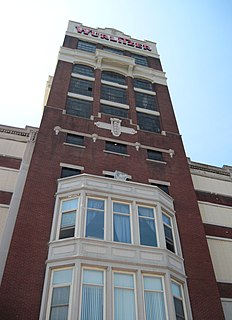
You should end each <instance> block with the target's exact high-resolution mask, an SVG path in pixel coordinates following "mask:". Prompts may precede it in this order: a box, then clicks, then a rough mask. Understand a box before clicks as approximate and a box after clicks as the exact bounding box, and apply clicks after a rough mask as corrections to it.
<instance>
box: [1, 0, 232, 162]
mask: <svg viewBox="0 0 232 320" xmlns="http://www.w3.org/2000/svg"><path fill="white" fill-rule="evenodd" d="M68 20H73V21H76V22H81V23H82V24H83V25H86V26H89V27H93V28H97V27H101V28H105V27H109V28H114V29H118V30H120V31H122V32H124V33H125V34H127V35H130V36H131V37H134V38H136V39H140V40H150V41H153V42H156V43H157V48H158V52H159V54H160V58H161V62H162V66H163V69H164V71H165V72H166V76H167V78H168V88H169V91H170V95H171V99H172V103H173V107H174V111H175V114H176V118H177V122H178V126H179V130H180V133H181V135H182V139H183V142H184V146H185V151H186V155H187V156H188V157H190V158H191V160H192V161H196V162H201V163H206V164H209V165H215V166H220V167H221V166H223V165H230V166H232V129H231V128H232V0H142V1H141V0H140V1H139V0H117V1H107V0H98V1H96V0H95V1H94V0H89V1H88V0H85V1H80V0H75V1H74V0H40V1H35V0H34V1H33V0H30V1H29V0H21V1H16V0H12V1H7V2H4V5H3V4H2V8H0V39H1V49H0V80H1V91H0V92H1V93H0V97H1V104H0V108H1V113H0V124H3V125H9V126H14V127H22V128H24V127H25V126H26V125H29V126H35V127H38V126H39V125H40V121H41V117H42V112H43V98H44V90H45V86H46V81H47V79H48V75H53V74H54V71H55V67H56V63H57V57H58V52H59V49H60V46H61V45H62V43H63V39H64V35H65V31H66V30H67V25H68Z"/></svg>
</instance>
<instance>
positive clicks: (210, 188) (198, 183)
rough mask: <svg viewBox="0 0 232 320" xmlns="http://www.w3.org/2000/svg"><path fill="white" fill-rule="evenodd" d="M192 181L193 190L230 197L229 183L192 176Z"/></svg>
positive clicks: (230, 185) (231, 193)
mask: <svg viewBox="0 0 232 320" xmlns="http://www.w3.org/2000/svg"><path fill="white" fill-rule="evenodd" d="M192 180H193V185H194V189H195V190H201V191H206V192H212V193H218V194H223V195H227V196H230V197H231V195H232V183H231V181H224V180H218V179H213V178H207V177H202V176H198V175H193V174H192Z"/></svg>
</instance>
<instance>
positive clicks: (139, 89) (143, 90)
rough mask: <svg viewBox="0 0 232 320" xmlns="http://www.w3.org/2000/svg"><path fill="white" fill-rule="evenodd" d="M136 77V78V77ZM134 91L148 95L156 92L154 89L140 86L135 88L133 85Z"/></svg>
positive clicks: (153, 94) (154, 94)
mask: <svg viewBox="0 0 232 320" xmlns="http://www.w3.org/2000/svg"><path fill="white" fill-rule="evenodd" d="M136 79H138V78H136ZM134 91H136V92H141V93H145V94H148V95H150V96H156V92H155V91H151V90H146V89H142V88H137V87H135V86H134Z"/></svg>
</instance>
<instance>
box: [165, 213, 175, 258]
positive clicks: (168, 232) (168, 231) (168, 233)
mask: <svg viewBox="0 0 232 320" xmlns="http://www.w3.org/2000/svg"><path fill="white" fill-rule="evenodd" d="M162 219H163V226H164V235H165V241H166V248H167V249H168V250H170V251H172V252H174V253H175V245H174V238H173V231H172V221H171V218H170V217H169V216H168V215H167V214H164V213H162Z"/></svg>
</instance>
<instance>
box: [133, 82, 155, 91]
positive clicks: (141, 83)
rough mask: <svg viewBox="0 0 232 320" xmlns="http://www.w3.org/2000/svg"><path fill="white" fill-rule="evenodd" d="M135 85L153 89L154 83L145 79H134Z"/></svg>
mask: <svg viewBox="0 0 232 320" xmlns="http://www.w3.org/2000/svg"><path fill="white" fill-rule="evenodd" d="M134 87H135V88H140V89H144V90H150V91H152V83H151V82H149V81H147V80H143V79H134Z"/></svg>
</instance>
